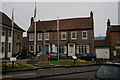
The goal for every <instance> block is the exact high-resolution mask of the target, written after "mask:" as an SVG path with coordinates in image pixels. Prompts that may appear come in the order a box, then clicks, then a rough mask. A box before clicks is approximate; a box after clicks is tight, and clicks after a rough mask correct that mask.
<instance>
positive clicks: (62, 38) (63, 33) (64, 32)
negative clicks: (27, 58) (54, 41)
mask: <svg viewBox="0 0 120 80" xmlns="http://www.w3.org/2000/svg"><path fill="white" fill-rule="evenodd" d="M63 34H65V38H63ZM61 40H66V32H61Z"/></svg>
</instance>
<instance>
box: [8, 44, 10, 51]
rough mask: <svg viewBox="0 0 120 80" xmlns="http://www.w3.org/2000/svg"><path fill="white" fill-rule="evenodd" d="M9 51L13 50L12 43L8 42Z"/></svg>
mask: <svg viewBox="0 0 120 80" xmlns="http://www.w3.org/2000/svg"><path fill="white" fill-rule="evenodd" d="M8 52H11V43H8Z"/></svg>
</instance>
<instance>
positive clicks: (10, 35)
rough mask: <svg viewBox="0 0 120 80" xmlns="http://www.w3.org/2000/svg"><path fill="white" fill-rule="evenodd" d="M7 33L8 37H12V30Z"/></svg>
mask: <svg viewBox="0 0 120 80" xmlns="http://www.w3.org/2000/svg"><path fill="white" fill-rule="evenodd" d="M8 33H9V34H8V36H9V37H12V30H11V29H9V30H8Z"/></svg>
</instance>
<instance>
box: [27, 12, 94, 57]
mask: <svg viewBox="0 0 120 80" xmlns="http://www.w3.org/2000/svg"><path fill="white" fill-rule="evenodd" d="M34 22H35V21H34V19H33V17H32V18H31V25H30V27H29V29H28V31H27V33H28V34H27V35H28V40H29V43H28V47H29V51H28V52H33V51H34V49H33V48H34V25H33V23H34ZM43 31H45V46H46V47H45V50H46V52H57V46H58V36H59V53H60V55H61V56H65V57H68V56H74V55H76V56H79V55H82V54H86V53H93V54H94V20H93V12H92V11H91V12H90V16H89V17H81V18H69V19H60V20H59V35H58V32H57V20H48V21H40V20H38V21H37V22H36V36H37V39H36V41H37V42H36V43H37V45H36V47H37V48H36V51H37V52H41V51H42V48H43V37H42V35H43Z"/></svg>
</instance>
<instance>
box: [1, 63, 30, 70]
mask: <svg viewBox="0 0 120 80" xmlns="http://www.w3.org/2000/svg"><path fill="white" fill-rule="evenodd" d="M6 69H7V71H13V70H24V69H31V68H30V67H28V66H25V65H21V64H18V63H14V64H12V63H11V62H9V63H2V71H5V70H6Z"/></svg>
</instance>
